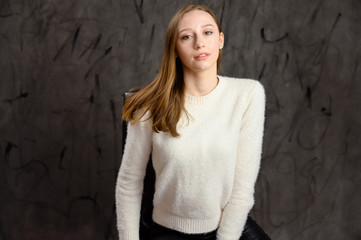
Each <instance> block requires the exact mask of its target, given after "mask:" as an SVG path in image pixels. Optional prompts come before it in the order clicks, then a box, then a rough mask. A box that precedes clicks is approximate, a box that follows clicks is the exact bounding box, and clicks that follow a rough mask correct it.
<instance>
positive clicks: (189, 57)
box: [176, 10, 224, 72]
mask: <svg viewBox="0 0 361 240" xmlns="http://www.w3.org/2000/svg"><path fill="white" fill-rule="evenodd" d="M223 41H224V40H223V33H220V32H219V30H218V26H217V24H216V22H215V21H214V19H213V17H212V16H211V15H210V14H209V13H207V12H205V11H201V10H193V11H191V12H188V13H185V14H184V15H183V17H182V18H181V20H180V21H179V24H178V37H177V44H176V51H177V54H178V56H179V58H180V60H181V61H182V64H183V69H184V71H191V72H201V71H207V70H213V71H214V70H215V72H217V59H218V55H219V47H220V46H223Z"/></svg>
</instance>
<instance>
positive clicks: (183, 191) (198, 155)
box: [116, 76, 266, 240]
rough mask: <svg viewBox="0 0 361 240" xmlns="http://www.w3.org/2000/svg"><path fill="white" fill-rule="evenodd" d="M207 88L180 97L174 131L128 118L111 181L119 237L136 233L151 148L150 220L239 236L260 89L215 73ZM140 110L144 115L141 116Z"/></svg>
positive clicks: (252, 175)
mask: <svg viewBox="0 0 361 240" xmlns="http://www.w3.org/2000/svg"><path fill="white" fill-rule="evenodd" d="M218 77H219V83H218V85H217V86H216V88H215V89H214V90H213V91H211V92H210V93H209V94H207V95H205V96H201V97H194V96H190V95H187V94H186V96H185V98H186V99H185V107H186V110H187V112H188V113H189V114H190V116H191V117H190V118H187V117H186V115H185V114H184V115H183V117H182V118H181V120H180V121H179V122H178V124H177V130H178V132H179V134H180V136H179V137H172V136H171V135H170V133H168V132H160V133H155V132H154V131H152V129H151V124H152V122H151V119H150V120H147V121H143V122H140V123H137V124H134V125H132V124H129V125H128V133H127V138H126V144H125V149H124V155H123V159H122V164H121V168H120V170H119V174H118V179H117V184H116V213H117V227H118V231H119V238H120V240H138V239H139V218H140V206H141V198H142V191H143V179H144V176H145V169H146V165H147V161H148V159H149V155H150V154H152V159H153V165H154V169H155V173H156V183H155V189H156V190H155V195H154V200H153V204H154V210H153V220H154V221H155V222H156V223H158V224H160V225H163V226H165V227H167V228H171V229H174V230H177V231H180V232H184V233H205V232H210V231H213V230H215V229H217V228H218V230H217V239H218V240H238V239H239V238H240V236H241V234H242V231H243V228H244V225H245V222H246V219H247V215H248V213H249V211H250V210H251V208H252V206H253V204H254V197H253V195H254V185H255V182H256V179H257V175H258V171H259V168H260V159H261V152H262V139H263V131H264V120H265V103H266V102H265V92H264V88H263V86H262V85H261V84H260V83H259V82H258V81H255V80H251V79H236V78H230V77H224V76H218ZM147 116H149V115H146V116H145V118H147Z"/></svg>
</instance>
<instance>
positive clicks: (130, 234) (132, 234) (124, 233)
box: [119, 229, 139, 240]
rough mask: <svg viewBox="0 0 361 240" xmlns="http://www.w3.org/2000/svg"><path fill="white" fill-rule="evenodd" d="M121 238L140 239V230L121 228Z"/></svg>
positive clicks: (125, 239) (121, 239)
mask: <svg viewBox="0 0 361 240" xmlns="http://www.w3.org/2000/svg"><path fill="white" fill-rule="evenodd" d="M119 240H139V230H138V229H119Z"/></svg>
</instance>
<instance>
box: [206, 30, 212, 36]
mask: <svg viewBox="0 0 361 240" xmlns="http://www.w3.org/2000/svg"><path fill="white" fill-rule="evenodd" d="M212 33H213V32H212V31H206V32H205V34H206V35H211V34H212Z"/></svg>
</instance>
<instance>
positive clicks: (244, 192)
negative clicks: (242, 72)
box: [217, 82, 266, 240]
mask: <svg viewBox="0 0 361 240" xmlns="http://www.w3.org/2000/svg"><path fill="white" fill-rule="evenodd" d="M265 105H266V99H265V91H264V88H263V86H262V85H261V84H260V83H259V82H257V84H256V85H255V88H254V91H253V96H252V95H251V99H250V101H249V105H248V107H247V108H246V111H245V113H244V115H243V118H242V127H241V131H240V135H239V143H238V153H237V164H236V170H235V179H234V185H233V189H232V195H231V198H230V200H229V202H228V203H227V205H226V207H225V208H224V210H223V213H222V218H221V222H220V225H219V229H218V231H217V239H218V240H238V239H239V238H240V236H241V234H242V232H243V229H244V225H245V223H246V220H247V216H248V213H249V211H250V210H251V208H252V207H253V204H254V197H253V194H254V185H255V182H256V179H257V175H258V171H259V167H260V160H261V153H262V140H263V131H264V121H265Z"/></svg>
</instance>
